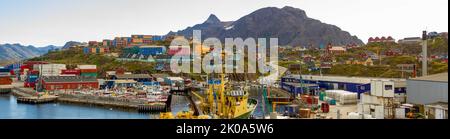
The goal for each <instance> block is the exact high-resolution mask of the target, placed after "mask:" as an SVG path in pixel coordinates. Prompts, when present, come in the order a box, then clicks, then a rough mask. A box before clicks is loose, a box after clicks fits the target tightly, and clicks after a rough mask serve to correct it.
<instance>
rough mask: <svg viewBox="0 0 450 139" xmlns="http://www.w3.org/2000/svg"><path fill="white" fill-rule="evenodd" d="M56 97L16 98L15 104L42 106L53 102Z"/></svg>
mask: <svg viewBox="0 0 450 139" xmlns="http://www.w3.org/2000/svg"><path fill="white" fill-rule="evenodd" d="M57 98H58V97H56V96H46V97H18V98H17V103H26V104H44V103H52V102H55V101H56V99H57Z"/></svg>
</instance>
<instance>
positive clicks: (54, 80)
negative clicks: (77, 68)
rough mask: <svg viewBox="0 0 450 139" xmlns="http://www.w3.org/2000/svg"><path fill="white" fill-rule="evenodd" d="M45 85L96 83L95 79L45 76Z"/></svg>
mask: <svg viewBox="0 0 450 139" xmlns="http://www.w3.org/2000/svg"><path fill="white" fill-rule="evenodd" d="M43 80H44V82H46V83H66V82H97V78H96V77H84V76H47V77H43Z"/></svg>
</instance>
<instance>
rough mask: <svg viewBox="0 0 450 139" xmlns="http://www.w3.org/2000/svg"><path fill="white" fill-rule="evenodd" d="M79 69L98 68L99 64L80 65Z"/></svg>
mask: <svg viewBox="0 0 450 139" xmlns="http://www.w3.org/2000/svg"><path fill="white" fill-rule="evenodd" d="M77 68H78V69H97V65H78V66H77Z"/></svg>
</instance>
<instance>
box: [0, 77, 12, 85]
mask: <svg viewBox="0 0 450 139" xmlns="http://www.w3.org/2000/svg"><path fill="white" fill-rule="evenodd" d="M11 84H12V79H11V78H10V77H0V85H11Z"/></svg>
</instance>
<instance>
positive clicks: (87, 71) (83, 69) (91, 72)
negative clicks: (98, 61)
mask: <svg viewBox="0 0 450 139" xmlns="http://www.w3.org/2000/svg"><path fill="white" fill-rule="evenodd" d="M78 69H80V75H81V76H85V77H97V65H78Z"/></svg>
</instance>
